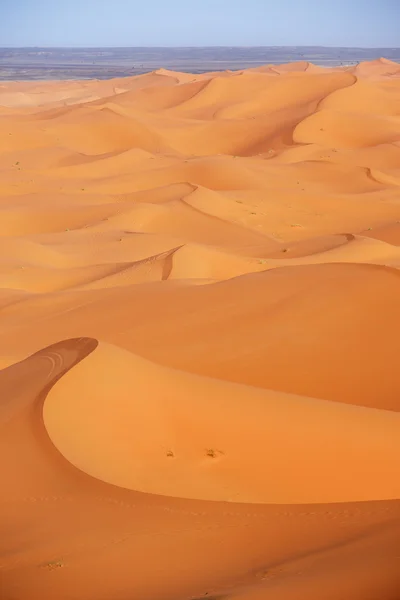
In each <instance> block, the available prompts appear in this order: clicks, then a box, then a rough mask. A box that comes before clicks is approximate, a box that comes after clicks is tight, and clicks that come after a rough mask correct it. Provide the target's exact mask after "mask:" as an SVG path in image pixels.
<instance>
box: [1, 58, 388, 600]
mask: <svg viewBox="0 0 400 600" xmlns="http://www.w3.org/2000/svg"><path fill="white" fill-rule="evenodd" d="M0 131H1V135H0V473H1V492H0V534H1V535H0V598H1V600H39V599H40V600H54V599H57V600H72V598H73V599H74V600H109V599H111V598H115V599H118V600H132V599H133V598H135V599H136V598H137V599H139V598H140V599H141V600H155V599H157V600H200V599H203V598H208V599H210V600H264V599H267V598H268V599H269V598H271V600H321V598H324V599H326V600H339V599H340V600H378V598H379V600H398V593H399V589H400V568H399V565H400V562H399V557H400V483H399V477H398V473H399V469H400V415H399V412H400V400H399V398H400V375H399V369H398V357H399V356H400V66H399V65H397V64H396V63H391V62H390V61H387V60H385V59H380V60H377V61H373V62H371V63H362V64H360V65H358V66H356V67H343V68H340V69H326V70H324V69H317V68H315V67H314V66H313V65H311V64H309V63H306V62H301V63H296V64H288V65H281V66H267V67H265V68H264V67H263V68H257V69H249V70H248V71H240V72H236V73H235V72H226V73H206V74H203V75H190V74H182V73H177V72H172V71H166V70H163V69H161V70H158V71H155V72H154V73H150V74H147V75H143V76H139V77H132V78H126V79H119V80H111V81H88V82H51V83H50V82H11V83H7V84H5V85H2V86H1V90H0Z"/></svg>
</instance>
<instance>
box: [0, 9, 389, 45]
mask: <svg viewBox="0 0 400 600" xmlns="http://www.w3.org/2000/svg"><path fill="white" fill-rule="evenodd" d="M208 45H209V46H252V45H254V46H257V45H265V46H274V45H277V46H285V45H286V46H296V45H326V46H366V47H373V46H375V47H377V46H381V47H393V46H400V0H381V1H380V2H379V1H378V0H273V1H272V0H0V46H208Z"/></svg>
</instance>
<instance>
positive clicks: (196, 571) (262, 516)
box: [0, 338, 400, 600]
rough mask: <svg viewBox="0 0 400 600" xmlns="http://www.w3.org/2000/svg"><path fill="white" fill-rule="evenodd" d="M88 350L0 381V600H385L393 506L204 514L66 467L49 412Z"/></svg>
mask: <svg viewBox="0 0 400 600" xmlns="http://www.w3.org/2000/svg"><path fill="white" fill-rule="evenodd" d="M96 347H97V342H96V341H95V340H93V339H88V338H80V339H75V340H65V341H63V342H58V343H57V344H54V345H52V346H50V347H48V348H44V349H43V350H40V351H39V352H37V353H36V354H34V355H32V356H30V357H29V358H27V359H25V360H23V361H22V362H19V363H17V364H14V365H12V366H10V367H9V368H7V369H3V370H2V371H0V391H1V398H2V402H1V404H0V429H1V436H0V467H1V472H2V497H1V500H0V507H1V512H0V514H1V517H0V520H1V524H2V532H3V534H2V536H1V538H0V551H1V554H2V573H1V584H2V593H3V595H4V597H5V598H7V597H14V598H16V599H18V600H28V599H29V600H39V599H44V598H45V599H46V600H47V599H49V600H50V598H51V599H53V598H58V599H60V600H70V598H71V597H74V598H77V599H79V600H81V599H82V600H87V599H88V598H93V600H96V599H97V598H100V597H106V596H107V597H112V595H115V592H116V590H118V591H119V592H121V597H124V598H125V597H126V598H129V597H135V598H142V599H143V600H153V599H154V598H159V599H160V600H169V599H170V598H205V597H211V598H220V597H224V598H229V599H232V600H234V599H235V598H240V599H241V600H244V599H246V600H255V599H257V600H259V599H260V598H264V597H265V594H270V592H271V591H273V590H274V589H276V584H279V585H278V589H279V590H280V591H279V593H282V594H283V596H282V598H288V597H289V598H292V597H293V598H299V590H300V593H301V596H300V598H302V599H303V598H304V599H306V598H307V599H309V598H313V599H314V598H315V599H316V600H317V599H318V598H319V597H320V590H321V584H322V583H323V582H326V581H328V582H329V581H331V580H332V583H334V585H332V587H331V589H332V590H334V592H335V594H336V590H337V589H339V590H340V591H341V594H342V596H341V597H342V598H345V599H346V600H353V598H354V594H355V593H356V594H361V593H362V592H363V591H364V590H367V591H370V590H371V589H376V590H379V594H380V597H382V594H383V595H384V596H383V597H384V598H386V597H387V598H392V597H393V594H392V591H393V589H396V590H397V581H398V568H397V567H398V562H397V556H398V550H399V546H398V539H399V538H398V526H399V517H400V503H399V502H382V501H381V502H361V503H345V504H342V503H340V504H328V505H327V504H322V505H318V504H313V505H297V506H296V505H290V506H285V505H267V504H264V505H260V504H258V505H255V504H254V505H252V506H250V505H246V504H240V503H239V504H237V503H236V504H227V503H224V502H204V501H203V502H202V501H195V500H184V499H174V498H170V497H165V496H157V495H149V494H140V493H137V492H134V491H131V490H124V489H122V488H119V487H115V486H112V485H110V484H105V483H103V482H102V481H100V480H98V479H94V478H92V477H89V476H88V475H86V474H85V473H82V472H81V471H79V470H78V469H76V468H75V467H72V465H71V464H70V463H68V461H66V460H65V459H64V458H63V457H62V456H61V455H60V454H59V452H58V451H57V450H56V449H55V447H54V446H53V445H52V443H51V442H50V440H49V438H48V436H47V433H46V432H45V430H44V427H43V420H42V408H43V402H44V400H45V397H46V394H48V393H49V390H51V388H52V386H53V385H54V384H56V385H57V382H61V381H62V378H63V376H65V373H66V372H68V370H69V369H72V371H71V372H73V370H74V369H75V368H76V365H77V364H78V363H79V361H82V360H83V361H85V360H86V358H87V357H88V356H90V355H92V354H93V352H96V350H95V349H96ZM85 357H86V358H85ZM74 365H75V366H74ZM60 378H61V379H60ZM10 444H12V447H13V452H11V453H10V452H9V448H10ZM272 542H273V543H272ZM243 548H246V552H245V553H244V552H243ZM155 562H156V563H157V564H159V569H160V570H159V571H158V576H157V577H154V576H153V575H154V564H155ZM132 563H134V564H135V565H136V566H137V567H138V566H140V568H135V569H132ZM183 564H184V565H185V569H186V570H187V576H185V577H184V578H182V565H183ZM366 566H367V567H368V568H367V573H366V572H365V567H366ZM232 569H233V571H232ZM303 573H304V576H303V575H302V574H303ZM328 597H329V600H336V595H331V596H328Z"/></svg>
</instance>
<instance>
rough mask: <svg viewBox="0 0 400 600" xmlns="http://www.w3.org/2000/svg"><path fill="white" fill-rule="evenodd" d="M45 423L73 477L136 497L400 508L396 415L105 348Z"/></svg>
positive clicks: (82, 366) (47, 408)
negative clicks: (376, 503)
mask: <svg viewBox="0 0 400 600" xmlns="http://www.w3.org/2000/svg"><path fill="white" fill-rule="evenodd" d="M100 374H101V375H100ZM244 406H246V411H244V410H243V407H244ZM44 422H45V426H46V429H47V431H48V434H49V436H50V438H51V440H52V441H53V443H54V445H55V446H56V447H57V448H58V450H59V451H60V452H61V453H62V454H63V456H64V457H66V458H67V459H68V460H69V461H70V462H71V463H72V464H73V465H75V466H77V467H78V468H79V469H81V470H82V471H84V472H86V473H88V474H90V475H92V476H94V477H97V478H99V479H101V480H103V481H106V482H108V483H111V484H114V485H118V486H122V487H125V488H130V489H133V490H136V491H141V492H146V493H152V494H162V495H166V496H175V497H181V498H193V499H201V500H218V501H230V502H232V501H234V502H246V503H263V502H266V503H275V504H289V503H294V504H296V503H322V502H351V501H360V500H362V501H367V500H378V499H379V500H391V499H398V498H400V483H398V479H397V478H396V473H397V472H398V469H399V466H400V436H399V433H400V414H396V413H390V412H387V411H381V410H375V409H367V408H362V407H353V406H347V405H339V404H336V403H331V402H325V401H320V400H313V399H309V398H304V397H296V396H291V395H289V394H283V393H277V392H272V391H268V390H259V389H256V388H251V387H248V386H240V385H235V384H230V383H225V382H221V381H217V380H212V379H208V378H201V377H196V376H194V375H189V374H187V373H183V372H178V371H174V370H172V369H166V368H164V367H161V366H157V365H154V364H152V363H151V362H149V361H145V360H144V359H141V358H139V357H137V356H134V355H132V354H131V353H129V352H126V351H124V350H122V349H119V348H116V347H113V346H110V345H107V344H100V345H99V346H97V347H96V349H95V350H94V351H93V352H92V353H91V354H90V355H89V356H87V357H86V358H85V359H84V360H83V361H82V362H80V363H79V364H78V365H76V366H75V367H74V368H73V369H71V370H70V371H69V372H68V373H66V374H65V375H64V376H63V377H62V379H60V380H59V381H58V382H57V383H56V385H55V386H54V387H53V388H52V389H51V390H50V392H49V394H48V396H47V399H46V402H45V405H44Z"/></svg>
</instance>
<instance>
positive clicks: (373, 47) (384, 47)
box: [0, 44, 400, 50]
mask: <svg viewBox="0 0 400 600" xmlns="http://www.w3.org/2000/svg"><path fill="white" fill-rule="evenodd" d="M42 48H45V49H48V50H97V49H103V48H107V49H109V50H125V49H131V50H134V49H137V48H158V49H188V50H191V49H193V48H210V49H213V48H231V49H235V48H288V49H289V48H329V49H348V50H400V46H330V45H328V46H324V45H319V44H314V45H311V46H307V45H290V46H286V45H284V46H277V45H274V46H264V45H238V46H235V45H232V44H228V45H219V46H215V45H206V46H200V45H195V46H108V45H106V46H47V45H45V46H40V45H39V46H38V45H34V46H32V45H29V46H0V50H25V49H33V50H34V49H42Z"/></svg>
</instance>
